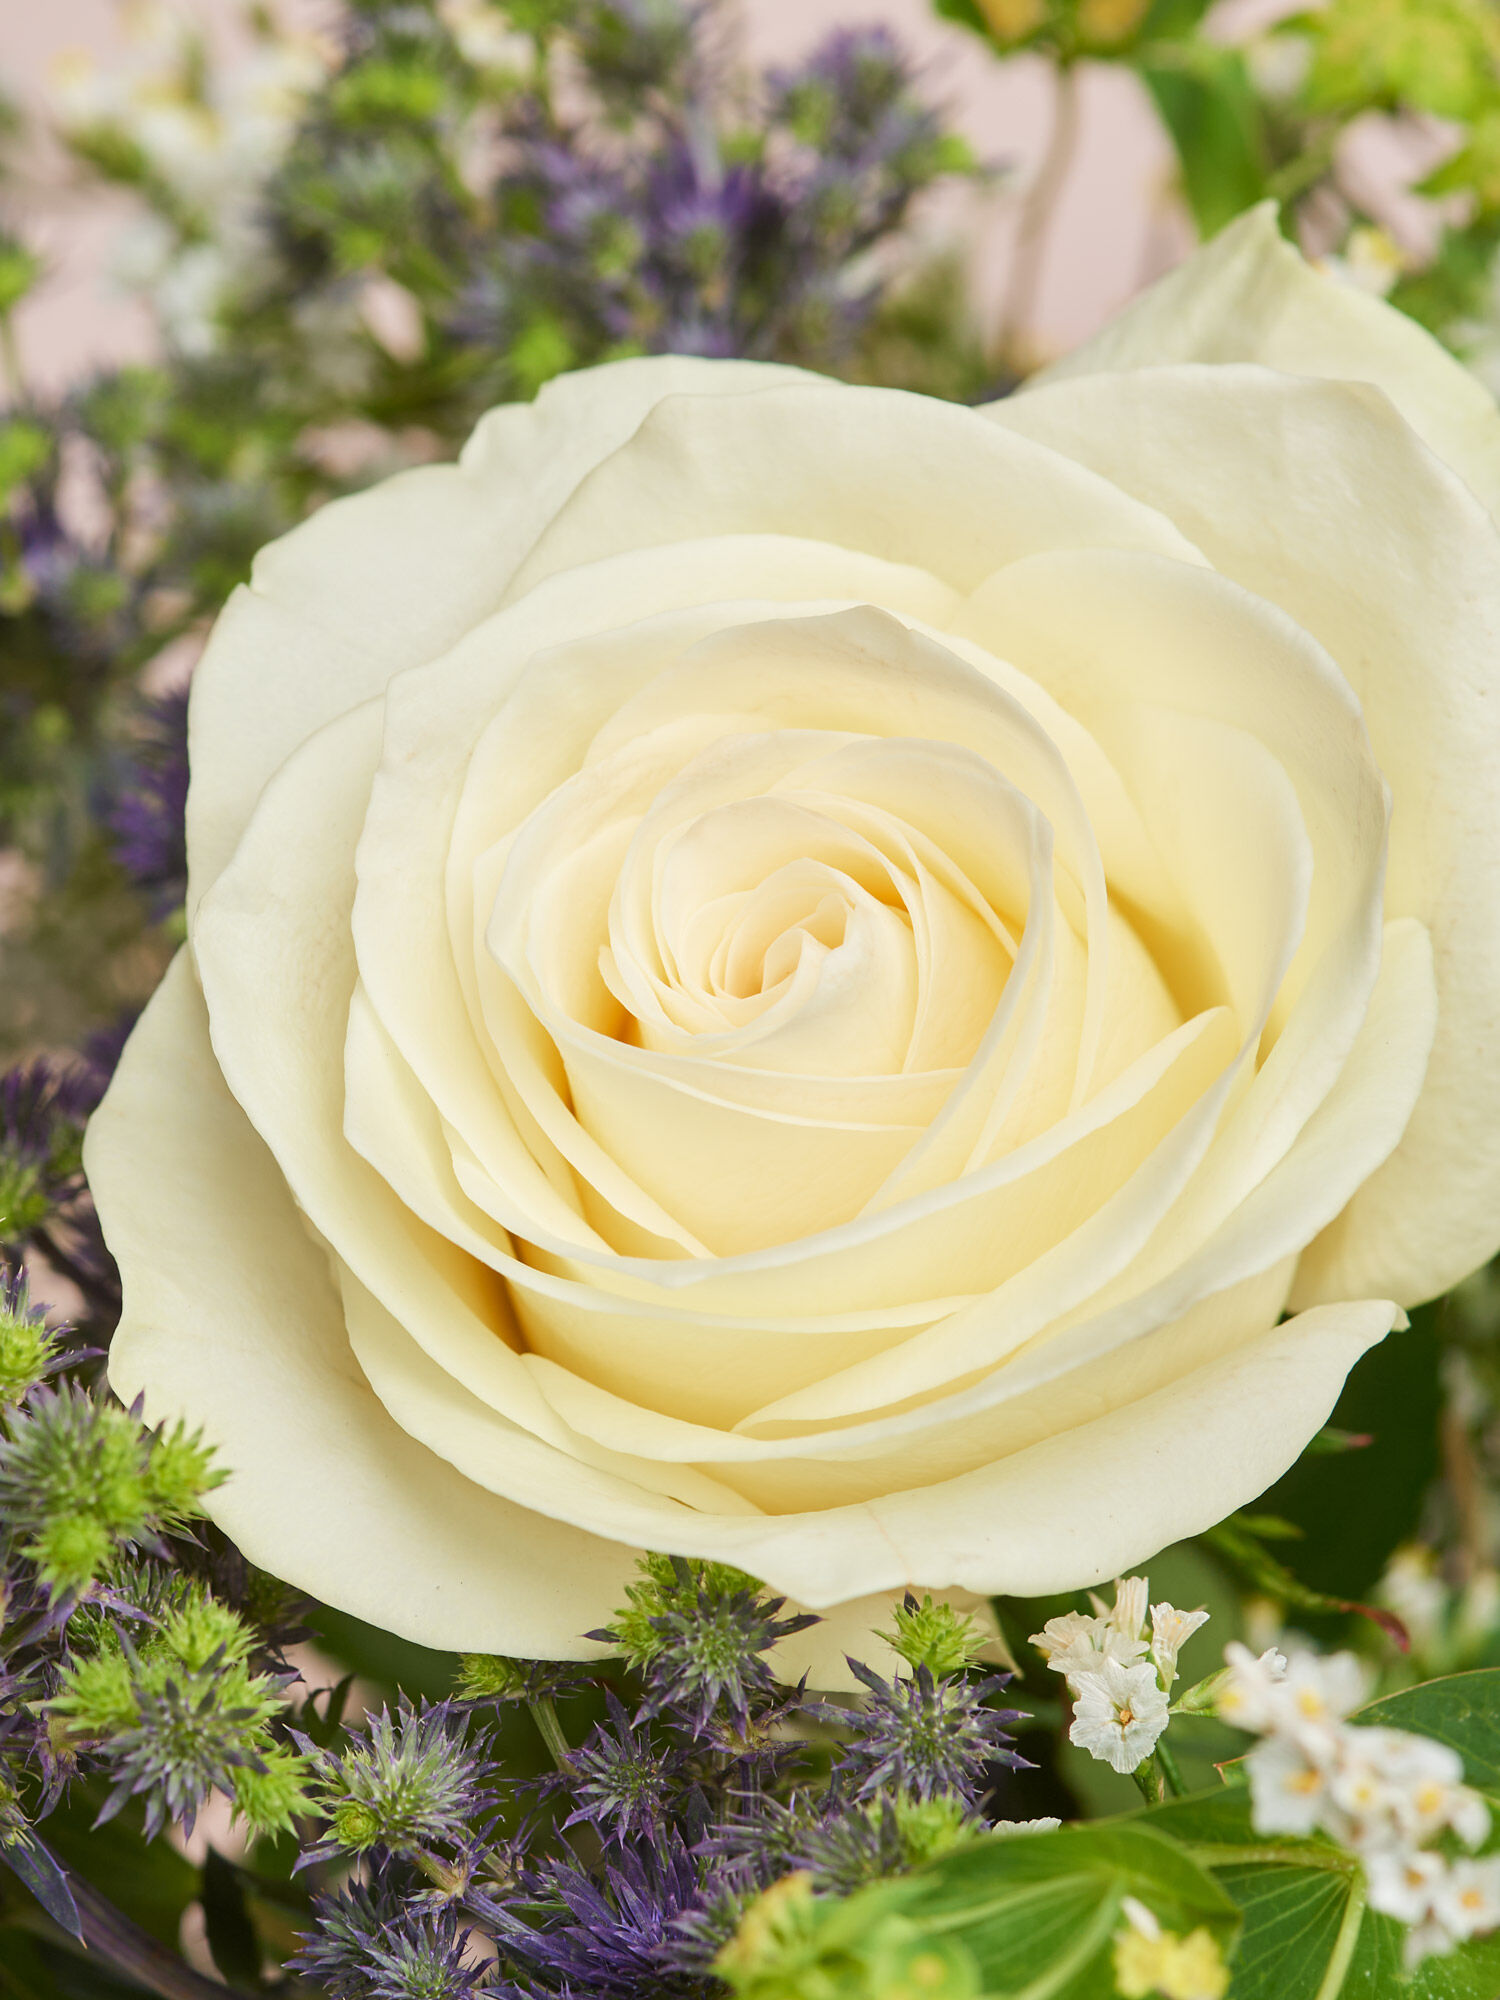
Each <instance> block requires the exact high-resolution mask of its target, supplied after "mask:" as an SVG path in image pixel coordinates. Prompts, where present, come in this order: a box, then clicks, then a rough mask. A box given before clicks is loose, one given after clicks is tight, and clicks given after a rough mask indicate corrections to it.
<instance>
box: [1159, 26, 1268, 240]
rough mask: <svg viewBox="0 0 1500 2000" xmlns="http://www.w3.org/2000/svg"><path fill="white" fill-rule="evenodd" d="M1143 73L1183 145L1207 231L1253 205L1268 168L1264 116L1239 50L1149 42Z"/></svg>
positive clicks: (1197, 214) (1192, 196)
mask: <svg viewBox="0 0 1500 2000" xmlns="http://www.w3.org/2000/svg"><path fill="white" fill-rule="evenodd" d="M1140 73H1141V77H1142V79H1143V80H1144V82H1145V84H1146V87H1147V89H1148V90H1149V91H1150V93H1151V97H1152V101H1153V102H1154V104H1155V105H1156V108H1157V111H1158V112H1159V113H1160V114H1161V120H1162V123H1163V124H1164V125H1165V126H1166V128H1167V131H1168V132H1169V133H1170V134H1171V138H1172V143H1173V145H1174V146H1175V147H1176V149H1177V160H1178V166H1179V168H1180V171H1181V175H1182V189H1183V193H1184V194H1185V195H1186V197H1187V201H1188V206H1189V207H1190V208H1191V209H1192V212H1193V220H1194V222H1196V223H1197V225H1198V229H1199V232H1200V233H1201V234H1202V235H1203V236H1206V237H1207V236H1213V235H1215V234H1216V233H1217V232H1218V231H1219V230H1220V229H1222V228H1223V227H1224V225H1225V223H1226V222H1230V221H1232V220H1233V219H1234V217H1235V216H1237V215H1240V214H1242V213H1243V212H1244V211H1245V210H1246V209H1247V208H1252V207H1253V206H1254V205H1255V203H1256V202H1258V201H1259V200H1261V198H1262V197H1263V196H1264V194H1265V192H1266V183H1267V176H1268V173H1269V171H1270V159H1269V141H1268V138H1267V133H1266V127H1265V119H1264V117H1263V115H1262V111H1261V105H1260V101H1259V99H1258V97H1257V96H1256V92H1255V89H1254V86H1253V85H1252V83H1251V80H1250V76H1249V72H1248V71H1247V69H1246V67H1245V59H1244V57H1243V55H1242V54H1241V53H1240V51H1239V50H1238V49H1232V48H1224V47H1222V46H1220V45H1218V44H1216V43H1213V42H1208V41H1203V40H1192V39H1184V40H1181V41H1177V40H1166V41H1163V42H1160V43H1151V44H1149V45H1148V46H1147V48H1146V49H1144V50H1143V52H1142V54H1141V57H1140Z"/></svg>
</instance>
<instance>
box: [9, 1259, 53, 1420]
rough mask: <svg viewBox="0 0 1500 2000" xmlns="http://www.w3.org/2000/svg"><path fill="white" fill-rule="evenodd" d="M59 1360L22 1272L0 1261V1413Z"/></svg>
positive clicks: (11, 1406)
mask: <svg viewBox="0 0 1500 2000" xmlns="http://www.w3.org/2000/svg"><path fill="white" fill-rule="evenodd" d="M59 1361H60V1357H59V1355H58V1351H57V1341H56V1338H55V1337H54V1336H53V1335H52V1334H51V1333H49V1332H48V1330H47V1323H46V1318H45V1315H44V1314H43V1313H42V1312H41V1311H39V1310H38V1309H37V1308H36V1307H34V1306H33V1305H32V1303H31V1299H30V1295H29V1292H28V1289H27V1284H26V1276H25V1273H24V1272H22V1271H10V1270H7V1268H6V1266H5V1265H4V1264H3V1263H0V1414H3V1412H4V1411H5V1410H7V1409H14V1408H15V1407H16V1406H17V1405H18V1404H19V1403H22V1402H24V1401H25V1400H26V1398H27V1397H28V1396H29V1395H30V1394H31V1392H32V1390H33V1389H36V1388H38V1387H39V1386H40V1385H41V1383H42V1382H43V1381H45V1379H46V1378H47V1376H48V1375H50V1374H51V1373H52V1372H53V1370H54V1369H55V1368H56V1367H57V1366H58V1365H59Z"/></svg>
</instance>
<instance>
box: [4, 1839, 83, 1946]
mask: <svg viewBox="0 0 1500 2000" xmlns="http://www.w3.org/2000/svg"><path fill="white" fill-rule="evenodd" d="M0 1856H3V1858H4V1861H5V1865H6V1866H7V1867H8V1868H9V1869H10V1871H11V1873H12V1874H13V1875H14V1876H15V1877H16V1879H17V1880H18V1881H20V1882H23V1883H24V1884H25V1886H26V1887H27V1888H28V1889H29V1890H30V1891H31V1893H32V1895H33V1896H35V1897H36V1899H37V1901H38V1902H39V1903H40V1904H41V1906H42V1908H43V1909H44V1910H45V1911H46V1912H47V1915H48V1916H49V1917H51V1919H52V1921H53V1923H55V1924H58V1925H60V1926H61V1928H62V1929H63V1930H65V1931H66V1932H67V1933H68V1934H69V1936H70V1937H75V1938H78V1939H79V1940H80V1941H81V1940H82V1937H83V1924H82V1922H81V1920H80V1918H79V1915H78V1905H77V1904H76V1903H75V1902H74V1901H73V1891H72V1890H71V1889H70V1888H69V1887H68V1877H67V1873H66V1871H65V1870H64V1869H63V1868H61V1867H60V1866H59V1865H58V1862H57V1860H56V1857H55V1856H54V1855H52V1854H51V1853H50V1852H49V1851H48V1849H47V1848H46V1847H45V1846H44V1845H43V1844H42V1842H41V1841H40V1840H38V1839H36V1838H35V1836H34V1835H32V1834H29V1833H23V1834H21V1835H20V1836H19V1838H17V1839H15V1840H12V1841H9V1842H7V1844H6V1845H5V1846H4V1847H3V1848H0Z"/></svg>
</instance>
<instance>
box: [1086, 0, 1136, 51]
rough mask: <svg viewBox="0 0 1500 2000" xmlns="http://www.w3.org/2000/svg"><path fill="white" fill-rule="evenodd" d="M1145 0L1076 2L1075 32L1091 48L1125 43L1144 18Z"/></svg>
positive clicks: (1110, 46)
mask: <svg viewBox="0 0 1500 2000" xmlns="http://www.w3.org/2000/svg"><path fill="white" fill-rule="evenodd" d="M1146 7H1147V0H1079V4H1078V33H1079V36H1080V38H1081V39H1082V40H1083V41H1084V42H1086V43H1088V44H1090V45H1092V46H1093V47H1095V48H1114V47H1115V46H1116V45H1117V44H1118V43H1120V42H1125V41H1129V39H1130V37H1131V36H1132V35H1133V34H1134V33H1135V31H1136V29H1137V28H1138V27H1139V26H1140V25H1141V22H1142V21H1143V20H1144V19H1145V18H1146Z"/></svg>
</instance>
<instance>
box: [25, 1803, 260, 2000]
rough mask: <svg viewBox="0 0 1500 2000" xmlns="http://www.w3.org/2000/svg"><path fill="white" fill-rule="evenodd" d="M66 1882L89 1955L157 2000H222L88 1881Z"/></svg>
mask: <svg viewBox="0 0 1500 2000" xmlns="http://www.w3.org/2000/svg"><path fill="white" fill-rule="evenodd" d="M33 1838H34V1837H33ZM35 1845H36V1846H37V1847H38V1848H41V1846H42V1843H41V1842H40V1841H35ZM44 1851H45V1850H44ZM67 1882H68V1891H69V1893H70V1894H71V1896H72V1898H73V1906H74V1908H75V1909H76V1910H77V1912H78V1923H79V1928H80V1930H81V1931H82V1933H83V1943H84V1946H85V1948H86V1949H87V1950H88V1951H89V1953H90V1954H91V1955H92V1954H93V1953H97V1954H98V1956H99V1957H100V1958H101V1959H103V1960H104V1961H105V1962H106V1964H108V1965H110V1966H112V1967H114V1969H115V1970H116V1971H118V1972H123V1973H124V1974H125V1975H126V1976H127V1977H128V1978H130V1979H132V1980H134V1981H135V1983H136V1985H138V1986H142V1987H144V1988H145V1990H146V1991H147V1992H148V1993H155V1994H156V1995H157V1996H158V2000H224V1988H223V1986H222V1985H221V1984H220V1983H219V1982H218V1981H217V1980H215V1979H206V1978H205V1977H204V1976H203V1974H202V1973H201V1972H195V1971H194V1970H193V1968H192V1967H191V1966H190V1965H189V1964H188V1963H187V1962H186V1960H184V1959H182V1958H180V1957H179V1956H178V1954H177V1953H176V1952H175V1951H172V1950H171V1949H170V1948H169V1947H168V1946H167V1945H164V1944H162V1943H161V1942H160V1941H159V1939H157V1938H154V1937H152V1936H150V1934H149V1933H148V1932H146V1931H143V1930H142V1929H141V1927H140V1925H139V1924H136V1923H132V1922H131V1920H130V1918H129V1917H127V1916H126V1915H125V1914H124V1913H123V1911H120V1910H117V1909H116V1908H115V1906H114V1904H113V1903H111V1902H110V1901H109V1900H108V1898H107V1897H105V1896H101V1895H100V1893H99V1891H98V1890H97V1889H96V1888H94V1886H93V1885H92V1883H89V1882H85V1881H84V1880H83V1879H82V1877H81V1876H78V1875H74V1874H72V1873H71V1872H70V1873H69V1874H68V1877H67Z"/></svg>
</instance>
